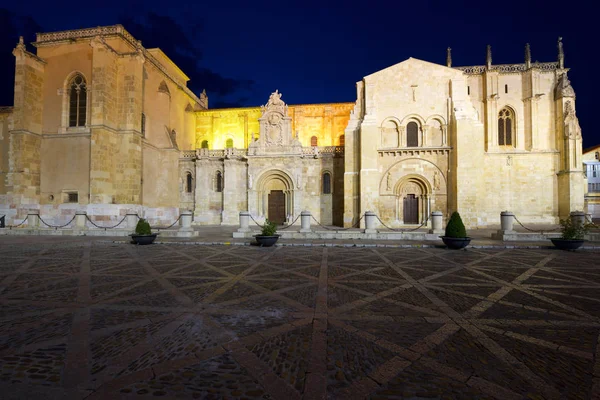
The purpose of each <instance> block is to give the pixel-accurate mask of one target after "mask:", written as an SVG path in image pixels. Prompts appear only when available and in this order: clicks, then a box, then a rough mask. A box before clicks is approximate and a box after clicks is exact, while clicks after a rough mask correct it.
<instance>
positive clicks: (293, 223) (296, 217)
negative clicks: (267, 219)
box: [277, 215, 300, 231]
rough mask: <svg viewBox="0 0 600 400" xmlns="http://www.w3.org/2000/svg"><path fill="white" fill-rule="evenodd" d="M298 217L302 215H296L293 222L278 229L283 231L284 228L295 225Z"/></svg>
mask: <svg viewBox="0 0 600 400" xmlns="http://www.w3.org/2000/svg"><path fill="white" fill-rule="evenodd" d="M298 218H300V216H299V215H298V216H297V217H296V219H295V220H294V221H293V222H292V223H291V224H288V225H287V226H284V227H283V228H277V230H278V231H282V230H284V229H287V228H289V227H290V226H292V225H294V224H295V223H296V221H298Z"/></svg>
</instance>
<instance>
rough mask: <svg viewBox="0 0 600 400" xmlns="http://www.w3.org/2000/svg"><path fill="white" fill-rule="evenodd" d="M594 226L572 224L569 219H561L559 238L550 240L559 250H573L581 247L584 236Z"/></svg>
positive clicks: (585, 223) (586, 223)
mask: <svg viewBox="0 0 600 400" xmlns="http://www.w3.org/2000/svg"><path fill="white" fill-rule="evenodd" d="M593 226H594V224H590V223H588V222H584V223H583V224H577V223H573V220H572V219H571V218H567V219H561V220H560V227H561V230H560V231H561V234H562V236H561V237H560V238H552V239H550V240H551V241H552V244H553V245H554V246H556V247H557V248H559V249H561V250H575V249H578V248H579V247H581V246H582V245H583V242H585V240H584V239H583V238H584V237H585V234H586V233H587V232H588V231H589V230H590V229H591V228H592V227H593Z"/></svg>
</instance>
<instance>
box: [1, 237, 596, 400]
mask: <svg viewBox="0 0 600 400" xmlns="http://www.w3.org/2000/svg"><path fill="white" fill-rule="evenodd" d="M0 255H1V257H2V259H1V261H0V301H1V304H2V307H0V390H1V393H2V398H27V399H36V398H43V399H53V398H69V399H83V398H86V399H107V398H108V399H114V398H124V399H129V398H131V399H143V398H155V397H165V398H201V399H211V398H212V399H222V398H256V399H286V400H287V399H300V398H304V399H317V398H320V399H322V398H330V399H363V398H367V399H424V398H427V399H429V398H441V399H442V398H443V399H522V398H530V399H570V398H573V399H597V398H600V254H599V253H598V252H588V251H578V252H564V251H558V250H551V249H535V250H534V249H468V250H466V251H452V250H446V249H442V248H389V247H363V248H353V247H274V248H259V247H254V246H191V245H152V246H133V245H125V244H113V243H102V242H100V241H79V242H70V241H69V240H65V239H57V240H55V241H54V242H50V243H49V242H48V241H47V242H45V243H43V244H40V245H35V247H33V246H32V245H31V244H27V245H26V244H10V245H8V244H6V243H1V242H0Z"/></svg>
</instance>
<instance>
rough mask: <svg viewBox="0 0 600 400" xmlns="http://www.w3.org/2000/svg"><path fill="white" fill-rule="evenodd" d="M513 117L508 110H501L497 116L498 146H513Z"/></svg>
mask: <svg viewBox="0 0 600 400" xmlns="http://www.w3.org/2000/svg"><path fill="white" fill-rule="evenodd" d="M514 123H515V117H514V115H513V113H512V111H511V110H510V109H508V108H503V109H502V110H500V113H499V114H498V145H500V146H513V143H514V140H513V136H512V135H513V132H514V131H515V130H514Z"/></svg>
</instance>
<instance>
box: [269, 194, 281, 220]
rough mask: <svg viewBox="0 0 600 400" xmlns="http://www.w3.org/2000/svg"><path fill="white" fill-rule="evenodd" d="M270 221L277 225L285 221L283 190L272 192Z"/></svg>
mask: <svg viewBox="0 0 600 400" xmlns="http://www.w3.org/2000/svg"><path fill="white" fill-rule="evenodd" d="M268 218H269V221H271V222H274V223H276V224H277V225H281V224H283V222H284V221H285V194H283V190H271V192H270V193H269V217H268Z"/></svg>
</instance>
